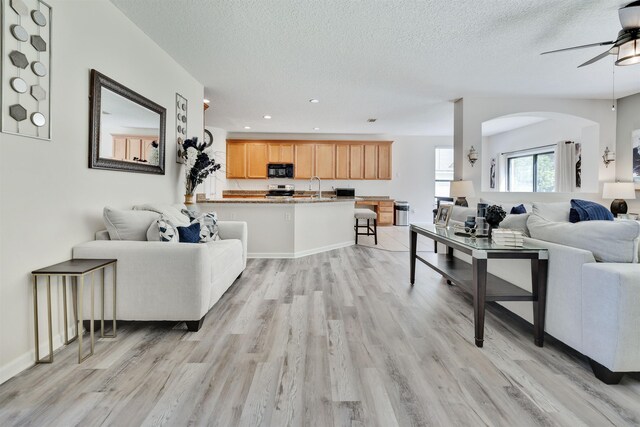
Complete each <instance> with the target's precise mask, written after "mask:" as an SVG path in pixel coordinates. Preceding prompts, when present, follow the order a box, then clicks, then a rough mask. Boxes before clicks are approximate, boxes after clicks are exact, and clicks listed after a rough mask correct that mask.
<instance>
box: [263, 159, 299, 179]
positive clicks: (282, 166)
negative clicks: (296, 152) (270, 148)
mask: <svg viewBox="0 0 640 427" xmlns="http://www.w3.org/2000/svg"><path fill="white" fill-rule="evenodd" d="M267 177H269V178H293V163H269V165H268V166H267Z"/></svg>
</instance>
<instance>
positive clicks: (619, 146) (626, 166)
mask: <svg viewBox="0 0 640 427" xmlns="http://www.w3.org/2000/svg"><path fill="white" fill-rule="evenodd" d="M617 110H618V132H617V141H616V150H615V151H616V161H615V170H616V178H617V179H619V180H620V181H627V182H628V181H631V179H632V176H631V170H632V169H631V132H633V131H634V130H637V129H640V93H639V94H635V95H632V96H627V97H626V98H621V99H619V100H618V108H617ZM627 205H629V212H635V213H640V192H639V191H638V188H637V186H636V199H635V200H627Z"/></svg>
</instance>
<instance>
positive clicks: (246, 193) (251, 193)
mask: <svg viewBox="0 0 640 427" xmlns="http://www.w3.org/2000/svg"><path fill="white" fill-rule="evenodd" d="M316 194H318V192H317V191H310V190H296V191H295V192H294V197H296V198H300V197H303V198H305V199H306V198H307V197H312V196H313V197H315V195H316ZM266 195H267V191H266V190H224V191H223V192H222V197H223V199H224V200H234V196H237V199H235V202H236V203H237V202H238V201H239V200H242V201H247V200H251V199H246V198H247V197H249V198H255V199H254V200H260V198H261V197H264V196H266ZM335 197H336V192H335V191H334V190H323V191H322V199H321V200H315V201H314V202H313V203H317V202H319V201H323V202H324V201H335ZM223 199H216V202H218V201H221V200H223ZM325 199H334V200H325ZM350 199H351V200H355V201H365V200H369V201H388V200H392V199H391V198H390V197H389V196H356V197H355V198H348V197H347V198H345V197H341V198H340V199H339V200H343V201H344V200H350ZM265 200H274V199H265ZM277 200H282V199H277ZM285 200H289V199H285ZM197 201H198V202H205V201H207V200H205V197H204V194H202V193H200V194H198V197H197ZM309 202H310V201H309V200H304V201H302V202H300V203H309ZM267 203H269V202H267ZM271 203H273V202H271ZM286 203H296V202H294V201H287V202H286Z"/></svg>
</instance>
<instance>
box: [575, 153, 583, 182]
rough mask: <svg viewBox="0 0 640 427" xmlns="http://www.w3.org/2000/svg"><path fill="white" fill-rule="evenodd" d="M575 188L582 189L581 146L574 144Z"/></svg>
mask: <svg viewBox="0 0 640 427" xmlns="http://www.w3.org/2000/svg"><path fill="white" fill-rule="evenodd" d="M575 147H576V152H575V159H576V188H582V144H581V143H579V142H576V144H575Z"/></svg>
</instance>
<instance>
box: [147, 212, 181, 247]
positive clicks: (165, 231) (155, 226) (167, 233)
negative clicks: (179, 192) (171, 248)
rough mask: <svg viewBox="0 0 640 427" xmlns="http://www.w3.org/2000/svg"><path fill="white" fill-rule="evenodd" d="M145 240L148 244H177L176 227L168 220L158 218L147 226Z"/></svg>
mask: <svg viewBox="0 0 640 427" xmlns="http://www.w3.org/2000/svg"><path fill="white" fill-rule="evenodd" d="M147 240H148V241H150V242H170V243H177V242H179V240H180V237H179V235H178V229H177V228H176V226H175V225H173V224H172V223H171V221H169V220H168V219H166V218H164V217H160V218H159V219H157V220H155V221H153V222H152V223H151V225H150V226H149V229H148V230H147Z"/></svg>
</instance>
